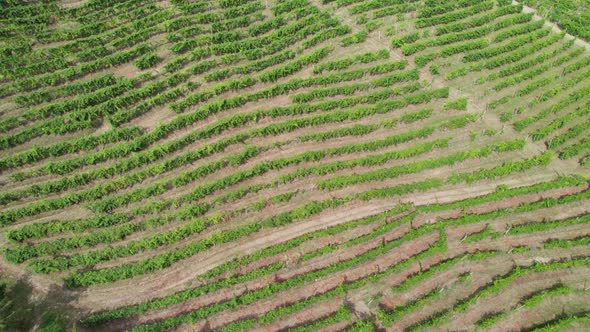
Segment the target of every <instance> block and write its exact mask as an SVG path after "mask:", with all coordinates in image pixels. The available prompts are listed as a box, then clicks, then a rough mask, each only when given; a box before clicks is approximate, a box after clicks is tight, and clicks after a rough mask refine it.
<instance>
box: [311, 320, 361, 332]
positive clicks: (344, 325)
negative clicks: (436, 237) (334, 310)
mask: <svg viewBox="0 0 590 332" xmlns="http://www.w3.org/2000/svg"><path fill="white" fill-rule="evenodd" d="M352 324H353V322H352V321H349V320H343V321H340V322H337V323H334V324H331V325H328V326H324V327H322V328H319V329H318V330H317V332H340V331H346V330H347V329H348V328H350V327H351V326H352Z"/></svg>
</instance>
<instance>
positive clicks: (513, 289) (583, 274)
mask: <svg viewBox="0 0 590 332" xmlns="http://www.w3.org/2000/svg"><path fill="white" fill-rule="evenodd" d="M588 275H590V268H588V267H579V268H574V269H563V270H554V271H548V272H541V273H531V274H527V275H526V276H524V277H520V278H517V279H515V280H514V281H512V282H511V284H510V285H508V286H507V287H506V288H505V289H503V290H502V291H500V292H499V293H498V294H494V295H492V296H490V297H485V298H481V299H479V300H477V302H475V303H474V304H473V305H472V306H470V307H469V310H468V311H466V312H464V313H461V314H459V315H457V316H455V318H453V320H451V321H450V322H448V323H446V324H445V325H444V326H441V328H442V329H445V328H446V329H449V330H451V331H455V330H460V329H464V328H475V326H474V325H473V324H475V322H477V321H478V320H480V319H481V318H483V317H485V315H486V314H491V313H497V312H518V311H520V310H522V308H521V307H520V306H519V304H520V303H521V301H522V299H525V298H527V296H530V295H531V294H534V293H535V292H537V291H540V290H543V289H549V288H551V287H553V286H556V285H560V284H564V285H566V286H569V287H572V288H579V286H582V285H584V283H585V282H588V281H590V279H589V277H588ZM582 287H583V286H582ZM515 308H516V310H514V309H515Z"/></svg>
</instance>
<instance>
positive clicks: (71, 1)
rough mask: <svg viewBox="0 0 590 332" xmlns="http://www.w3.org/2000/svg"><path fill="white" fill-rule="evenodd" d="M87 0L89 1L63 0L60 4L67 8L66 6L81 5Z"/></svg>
mask: <svg viewBox="0 0 590 332" xmlns="http://www.w3.org/2000/svg"><path fill="white" fill-rule="evenodd" d="M87 2H88V0H62V1H60V2H59V3H58V5H59V6H60V7H61V8H64V9H66V8H73V7H81V6H83V5H84V4H85V3H87Z"/></svg>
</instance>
